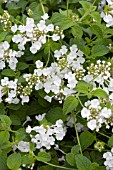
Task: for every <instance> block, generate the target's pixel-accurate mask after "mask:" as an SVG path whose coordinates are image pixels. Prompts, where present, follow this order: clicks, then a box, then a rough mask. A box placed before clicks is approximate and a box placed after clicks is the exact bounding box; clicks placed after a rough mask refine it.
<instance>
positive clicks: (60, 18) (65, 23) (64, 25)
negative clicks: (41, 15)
mask: <svg viewBox="0 0 113 170" xmlns="http://www.w3.org/2000/svg"><path fill="white" fill-rule="evenodd" d="M51 20H52V22H53V24H55V25H58V26H59V27H60V28H61V29H63V30H65V29H68V28H70V27H72V26H73V25H74V24H75V23H74V22H73V21H72V18H71V17H68V16H65V15H62V14H60V13H58V12H55V13H54V14H53V16H52V18H51Z"/></svg>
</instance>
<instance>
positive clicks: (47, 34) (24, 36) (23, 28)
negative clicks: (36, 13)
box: [11, 14, 64, 54]
mask: <svg viewBox="0 0 113 170" xmlns="http://www.w3.org/2000/svg"><path fill="white" fill-rule="evenodd" d="M41 18H42V20H40V21H39V23H38V24H35V22H34V19H33V18H28V17H27V18H26V25H19V26H18V25H16V24H15V25H13V26H12V27H11V31H12V32H13V33H14V34H15V35H14V36H13V37H12V41H13V42H15V43H16V44H18V48H19V50H25V44H26V43H27V42H31V47H30V51H31V53H33V54H36V53H37V51H38V50H40V48H41V47H42V45H43V44H45V43H46V41H47V38H51V39H52V40H53V41H58V40H59V39H60V38H64V34H63V31H62V30H60V29H59V27H58V26H54V25H53V24H49V25H46V20H47V19H48V18H49V16H48V14H44V15H43V16H42V17H41ZM17 31H19V33H18V32H17ZM16 32H17V34H16Z"/></svg>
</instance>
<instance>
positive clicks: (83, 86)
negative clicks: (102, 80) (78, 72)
mask: <svg viewBox="0 0 113 170" xmlns="http://www.w3.org/2000/svg"><path fill="white" fill-rule="evenodd" d="M92 88H93V86H92V85H91V84H90V83H87V82H85V81H82V80H81V81H79V82H78V83H77V86H76V90H77V91H78V92H79V93H84V94H87V93H88V92H89V91H91V90H92Z"/></svg>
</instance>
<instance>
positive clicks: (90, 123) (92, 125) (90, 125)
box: [87, 119, 97, 130]
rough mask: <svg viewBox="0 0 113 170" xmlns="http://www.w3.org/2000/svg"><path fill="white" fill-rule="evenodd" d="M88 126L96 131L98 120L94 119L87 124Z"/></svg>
mask: <svg viewBox="0 0 113 170" xmlns="http://www.w3.org/2000/svg"><path fill="white" fill-rule="evenodd" d="M87 126H88V128H89V129H91V130H94V129H96V127H97V125H96V120H94V119H92V120H90V121H89V122H88V123H87Z"/></svg>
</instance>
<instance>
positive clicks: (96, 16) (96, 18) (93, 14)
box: [91, 11, 101, 23]
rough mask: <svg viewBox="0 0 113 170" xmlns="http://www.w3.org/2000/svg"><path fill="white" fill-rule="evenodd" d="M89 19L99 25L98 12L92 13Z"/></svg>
mask: <svg viewBox="0 0 113 170" xmlns="http://www.w3.org/2000/svg"><path fill="white" fill-rule="evenodd" d="M91 17H92V18H93V19H94V20H95V21H96V22H97V23H101V17H100V14H99V12H95V11H94V12H92V13H91Z"/></svg>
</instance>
